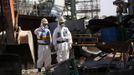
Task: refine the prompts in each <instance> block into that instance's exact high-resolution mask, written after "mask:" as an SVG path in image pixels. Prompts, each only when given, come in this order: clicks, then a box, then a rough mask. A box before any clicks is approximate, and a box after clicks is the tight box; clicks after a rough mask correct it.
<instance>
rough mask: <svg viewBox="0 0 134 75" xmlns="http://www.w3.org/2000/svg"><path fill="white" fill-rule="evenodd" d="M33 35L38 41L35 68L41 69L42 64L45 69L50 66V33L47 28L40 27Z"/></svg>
mask: <svg viewBox="0 0 134 75" xmlns="http://www.w3.org/2000/svg"><path fill="white" fill-rule="evenodd" d="M34 33H35V34H36V35H37V39H38V41H37V42H38V60H37V68H42V67H43V64H44V66H45V68H47V67H48V66H50V65H51V61H52V59H51V50H50V45H51V43H52V37H51V32H50V30H49V29H48V26H45V27H43V26H40V27H39V28H37V29H36V30H35V31H34Z"/></svg>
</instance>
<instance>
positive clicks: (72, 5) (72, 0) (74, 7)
mask: <svg viewBox="0 0 134 75" xmlns="http://www.w3.org/2000/svg"><path fill="white" fill-rule="evenodd" d="M70 1H71V19H76V6H75V5H76V0H70Z"/></svg>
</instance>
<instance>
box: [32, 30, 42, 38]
mask: <svg viewBox="0 0 134 75" xmlns="http://www.w3.org/2000/svg"><path fill="white" fill-rule="evenodd" d="M34 34H35V35H36V36H37V38H38V39H39V38H40V36H41V34H42V32H41V31H40V29H39V28H37V29H35V30H34Z"/></svg>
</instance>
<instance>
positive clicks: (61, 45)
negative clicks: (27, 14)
mask: <svg viewBox="0 0 134 75" xmlns="http://www.w3.org/2000/svg"><path fill="white" fill-rule="evenodd" d="M53 45H54V47H55V49H56V50H57V61H58V63H60V62H62V61H65V60H67V59H69V50H70V49H71V47H72V35H71V33H70V31H69V29H68V28H67V27H65V26H63V27H61V26H60V25H58V26H57V27H56V29H55V30H54V32H53Z"/></svg>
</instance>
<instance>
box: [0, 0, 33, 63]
mask: <svg viewBox="0 0 134 75" xmlns="http://www.w3.org/2000/svg"><path fill="white" fill-rule="evenodd" d="M0 9H1V10H0V19H1V20H0V21H1V22H0V53H1V55H4V56H5V55H6V56H11V55H12V54H14V55H17V56H19V57H20V60H21V62H24V63H25V64H28V62H30V63H32V64H35V55H34V43H33V35H32V32H31V31H30V30H22V29H21V27H20V26H19V25H18V17H19V15H18V13H17V12H15V11H14V0H1V1H0ZM6 56H5V57H6ZM25 56H28V57H25ZM5 57H1V59H2V58H3V59H4V58H5ZM11 59H13V58H11ZM27 59H29V60H27ZM7 60H8V59H7Z"/></svg>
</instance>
